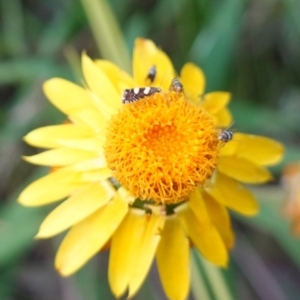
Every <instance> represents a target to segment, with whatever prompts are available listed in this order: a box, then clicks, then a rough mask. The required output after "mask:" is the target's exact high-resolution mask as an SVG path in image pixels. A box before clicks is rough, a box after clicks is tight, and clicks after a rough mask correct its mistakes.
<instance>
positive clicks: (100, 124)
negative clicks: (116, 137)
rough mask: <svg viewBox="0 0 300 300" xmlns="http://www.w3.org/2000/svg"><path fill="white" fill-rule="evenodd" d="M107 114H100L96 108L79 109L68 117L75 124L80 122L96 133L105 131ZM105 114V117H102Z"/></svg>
mask: <svg viewBox="0 0 300 300" xmlns="http://www.w3.org/2000/svg"><path fill="white" fill-rule="evenodd" d="M107 115H109V112H108V113H107V114H101V113H100V112H98V111H97V110H96V109H81V110H76V111H73V112H72V115H70V116H69V119H70V120H71V121H72V122H73V123H75V124H81V125H84V126H88V127H90V128H91V129H92V130H94V132H96V133H100V132H101V133H103V134H104V133H105V130H106V126H107V120H108V118H106V116H107ZM104 116H105V117H104Z"/></svg>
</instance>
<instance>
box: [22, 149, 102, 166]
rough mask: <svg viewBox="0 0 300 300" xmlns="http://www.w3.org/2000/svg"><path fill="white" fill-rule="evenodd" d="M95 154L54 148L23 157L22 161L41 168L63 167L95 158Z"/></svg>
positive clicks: (96, 154)
mask: <svg viewBox="0 0 300 300" xmlns="http://www.w3.org/2000/svg"><path fill="white" fill-rule="evenodd" d="M97 156H98V153H97V152H92V151H84V150H78V149H71V148H56V149H52V150H48V151H44V152H42V153H39V154H36V155H32V156H24V157H23V158H24V160H26V161H28V162H30V163H32V164H36V165H42V166H55V167H63V166H69V165H72V164H76V163H78V162H80V161H83V160H86V159H91V158H96V157H97Z"/></svg>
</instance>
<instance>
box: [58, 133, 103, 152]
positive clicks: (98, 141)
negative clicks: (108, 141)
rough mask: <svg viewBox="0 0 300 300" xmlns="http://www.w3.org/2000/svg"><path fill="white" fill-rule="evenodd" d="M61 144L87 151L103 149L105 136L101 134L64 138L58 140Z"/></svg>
mask: <svg viewBox="0 0 300 300" xmlns="http://www.w3.org/2000/svg"><path fill="white" fill-rule="evenodd" d="M59 143H60V144H61V145H62V146H65V147H68V148H73V149H81V150H87V151H103V145H104V143H105V137H104V136H101V135H97V136H93V137H91V138H86V139H73V140H72V139H66V140H59Z"/></svg>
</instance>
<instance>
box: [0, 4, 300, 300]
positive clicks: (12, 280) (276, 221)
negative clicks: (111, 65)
mask: <svg viewBox="0 0 300 300" xmlns="http://www.w3.org/2000/svg"><path fill="white" fill-rule="evenodd" d="M299 12H300V1H298V0H260V1H258V0H186V1H182V0H174V1H171V0H156V1H155V0H145V1H137V0H123V1H120V0H111V1H107V2H106V1H104V0H81V1H80V0H65V1H59V0H51V1H50V0H43V1H40V0H0V105H1V111H0V126H1V127H0V192H1V202H0V206H1V207H0V300H53V299H55V300H56V299H59V300H60V299H61V300H82V299H87V300H97V299H101V300H102V299H104V300H109V299H114V298H113V296H112V295H111V292H110V289H109V287H108V283H107V258H108V253H107V252H104V253H101V254H100V255H98V256H97V257H96V258H94V259H93V260H92V261H91V262H90V263H88V264H87V266H86V267H84V268H83V269H82V270H81V271H79V272H78V273H77V274H76V275H74V276H72V277H70V278H68V279H65V278H61V277H60V276H59V275H58V274H57V273H56V272H55V270H54V267H53V260H54V255H55V251H56V249H57V247H58V244H59V242H60V239H61V237H58V238H56V239H52V240H40V241H37V240H34V239H33V237H34V235H35V234H36V233H37V229H38V226H39V224H40V222H41V220H42V219H43V218H44V217H45V215H46V214H47V213H48V212H49V211H50V210H51V209H52V207H51V206H48V207H43V208H24V207H21V206H20V205H18V204H17V203H16V199H17V197H18V193H19V192H20V191H21V189H22V188H23V187H24V186H25V185H26V184H28V183H29V182H31V181H33V180H34V179H35V178H37V177H40V176H41V175H42V174H45V173H46V172H47V170H44V169H41V168H39V169H37V168H34V167H33V166H31V165H29V164H27V163H25V162H22V161H21V159H20V157H21V155H22V154H26V155H30V154H34V153H36V151H37V150H36V149H32V148H30V147H29V146H26V145H25V144H24V143H23V142H22V136H24V135H25V134H26V133H27V132H29V131H30V130H32V129H34V128H36V127H39V126H44V125H48V124H58V123H60V122H61V121H62V120H63V116H62V115H61V114H60V113H59V112H58V111H56V110H55V109H54V108H53V107H51V105H50V104H49V103H48V102H47V101H46V99H45V97H44V95H43V93H42V90H41V85H42V82H43V81H44V80H46V79H48V78H51V77H54V76H55V77H64V78H67V79H70V80H72V81H74V82H77V83H81V74H80V54H81V52H82V51H83V50H86V51H87V53H88V54H89V55H90V56H91V57H92V58H99V57H102V58H106V59H111V60H113V61H114V62H116V63H118V64H119V65H120V66H122V67H123V68H125V69H126V70H128V71H130V64H129V58H130V57H131V53H132V48H133V43H134V39H135V38H136V37H146V38H150V39H152V40H153V41H154V42H155V43H156V44H157V45H158V46H160V47H161V48H162V49H164V50H165V51H166V52H167V54H169V56H170V57H171V58H172V60H173V62H174V65H175V67H176V69H177V70H180V68H181V66H182V65H183V64H184V63H185V62H186V61H193V62H195V63H197V64H198V65H199V66H201V67H202V68H203V69H204V71H205V73H206V76H207V91H211V90H227V91H230V92H231V93H232V94H233V100H232V103H231V104H230V108H231V109H232V112H233V115H234V119H235V123H234V125H233V130H235V131H243V132H247V133H253V134H260V135H267V136H270V137H273V138H276V139H278V140H279V141H281V142H283V143H284V144H285V146H286V156H285V159H284V161H283V162H282V163H281V164H280V165H279V166H276V167H274V168H273V172H274V174H275V181H274V182H273V183H272V184H269V185H266V186H262V187H259V188H255V189H254V192H255V193H256V195H257V198H258V199H259V201H260V203H261V213H260V215H259V216H257V217H255V218H252V219H247V218H244V217H241V216H237V215H233V219H234V220H233V223H234V224H233V225H234V228H235V231H236V236H237V241H236V246H235V248H234V250H233V251H232V254H231V262H230V266H229V268H228V269H227V270H218V269H216V268H214V267H212V266H210V265H209V264H207V263H206V262H205V261H204V260H203V259H201V258H200V257H199V256H198V255H197V254H196V252H194V251H193V255H192V267H191V271H192V286H191V293H190V296H189V299H195V300H198V299H199V300H210V299H221V300H223V299H225V300H229V299H243V300H247V299H263V300H270V299H272V300H274V299H275V300H277V299H278V300H281V299H295V300H296V299H299V297H300V240H299V239H296V238H294V237H292V236H291V234H290V231H289V223H290V222H289V221H288V220H285V219H284V218H283V217H282V216H281V212H280V210H281V206H282V203H283V200H284V198H285V193H284V191H283V189H282V187H281V184H280V176H281V174H282V169H283V167H284V165H285V164H286V163H288V162H291V161H295V160H296V161H297V160H298V161H299V160H300V116H299V114H300V18H299ZM99 84H100V83H99ZM124 299H125V298H124ZM134 299H141V300H143V299H146V300H148V299H159V300H160V299H166V297H165V295H164V293H163V291H162V288H161V286H160V283H159V279H158V275H157V270H156V266H154V267H153V268H152V270H151V272H150V274H149V276H148V279H147V281H146V282H145V284H144V285H143V287H142V289H141V290H140V292H139V293H138V294H137V295H136V296H135V297H134Z"/></svg>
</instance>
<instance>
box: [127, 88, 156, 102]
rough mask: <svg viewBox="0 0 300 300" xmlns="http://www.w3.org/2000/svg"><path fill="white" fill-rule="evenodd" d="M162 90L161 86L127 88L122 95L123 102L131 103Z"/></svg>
mask: <svg viewBox="0 0 300 300" xmlns="http://www.w3.org/2000/svg"><path fill="white" fill-rule="evenodd" d="M159 92H161V89H160V88H157V87H142V88H133V89H126V90H124V92H123V95H122V103H123V104H129V103H133V102H136V101H139V100H140V99H142V98H144V97H147V96H150V95H152V94H155V93H159Z"/></svg>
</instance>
